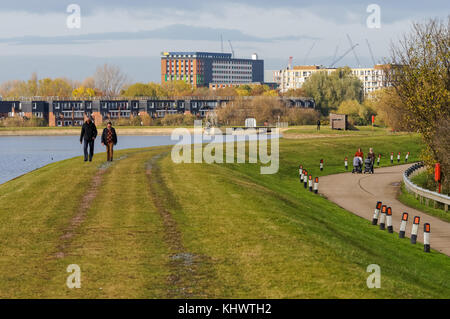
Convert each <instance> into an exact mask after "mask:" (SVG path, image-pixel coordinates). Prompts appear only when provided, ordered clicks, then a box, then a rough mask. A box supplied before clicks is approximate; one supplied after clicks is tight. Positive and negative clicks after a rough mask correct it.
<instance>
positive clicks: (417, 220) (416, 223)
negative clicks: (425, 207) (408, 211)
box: [411, 216, 420, 244]
mask: <svg viewBox="0 0 450 319" xmlns="http://www.w3.org/2000/svg"><path fill="white" fill-rule="evenodd" d="M419 224H420V217H419V216H415V217H414V223H413V226H412V230H411V244H415V243H416V242H417V231H418V230H419Z"/></svg>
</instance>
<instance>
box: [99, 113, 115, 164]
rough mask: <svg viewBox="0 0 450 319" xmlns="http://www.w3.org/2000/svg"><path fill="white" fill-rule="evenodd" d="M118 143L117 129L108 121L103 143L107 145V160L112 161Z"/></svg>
mask: <svg viewBox="0 0 450 319" xmlns="http://www.w3.org/2000/svg"><path fill="white" fill-rule="evenodd" d="M116 144H117V134H116V130H115V129H114V128H113V127H112V123H111V122H108V124H107V125H106V128H105V129H104V130H103V134H102V145H105V146H106V160H107V161H108V162H112V160H113V148H114V145H116Z"/></svg>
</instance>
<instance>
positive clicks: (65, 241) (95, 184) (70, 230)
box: [55, 155, 127, 258]
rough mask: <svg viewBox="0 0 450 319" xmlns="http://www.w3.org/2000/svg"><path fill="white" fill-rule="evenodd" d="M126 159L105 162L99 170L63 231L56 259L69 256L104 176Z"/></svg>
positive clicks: (125, 156) (122, 157)
mask: <svg viewBox="0 0 450 319" xmlns="http://www.w3.org/2000/svg"><path fill="white" fill-rule="evenodd" d="M124 158H127V155H123V156H121V157H120V158H118V159H116V160H115V161H113V162H105V163H103V164H102V165H100V167H99V168H98V170H97V172H96V173H95V175H94V177H92V180H91V182H90V184H89V188H88V189H87V191H86V193H85V194H84V195H83V197H82V198H81V201H80V205H79V206H78V209H77V212H76V213H75V215H74V216H73V217H72V219H71V220H70V222H69V225H68V226H67V227H66V228H65V229H64V230H63V234H62V235H61V237H60V238H59V245H58V252H57V253H56V254H55V257H56V258H64V257H65V256H66V254H67V250H68V248H69V246H70V244H71V242H72V238H73V237H74V235H75V234H76V232H77V230H78V228H79V227H80V225H81V224H82V223H83V221H84V220H85V219H86V214H87V212H88V210H89V208H90V207H91V204H92V202H93V201H94V199H95V198H96V197H97V195H98V191H99V189H100V186H101V184H102V181H103V175H104V174H105V172H106V171H107V170H108V168H110V167H111V166H112V165H113V163H115V162H117V161H120V160H122V159H124Z"/></svg>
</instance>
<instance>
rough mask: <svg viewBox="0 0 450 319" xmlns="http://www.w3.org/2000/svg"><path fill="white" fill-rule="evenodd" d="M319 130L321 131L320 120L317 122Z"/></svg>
mask: <svg viewBox="0 0 450 319" xmlns="http://www.w3.org/2000/svg"><path fill="white" fill-rule="evenodd" d="M317 130H318V131H320V120H317Z"/></svg>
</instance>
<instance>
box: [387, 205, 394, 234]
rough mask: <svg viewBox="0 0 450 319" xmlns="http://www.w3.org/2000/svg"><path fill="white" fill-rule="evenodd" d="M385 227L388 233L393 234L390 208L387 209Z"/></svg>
mask: <svg viewBox="0 0 450 319" xmlns="http://www.w3.org/2000/svg"><path fill="white" fill-rule="evenodd" d="M386 225H387V230H388V232H389V233H391V234H392V233H393V232H394V227H393V226H392V208H390V207H388V208H387V214H386Z"/></svg>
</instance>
